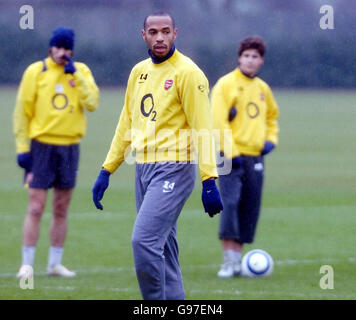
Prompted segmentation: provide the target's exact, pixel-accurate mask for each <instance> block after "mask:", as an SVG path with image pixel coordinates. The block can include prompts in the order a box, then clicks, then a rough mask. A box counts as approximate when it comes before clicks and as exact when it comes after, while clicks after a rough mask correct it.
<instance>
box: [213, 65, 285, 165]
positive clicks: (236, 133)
mask: <svg viewBox="0 0 356 320" xmlns="http://www.w3.org/2000/svg"><path fill="white" fill-rule="evenodd" d="M211 100H212V109H213V127H214V129H215V130H216V132H218V133H219V135H218V138H219V139H217V141H218V142H219V149H220V151H223V152H224V153H225V156H226V157H227V158H229V159H231V158H233V157H236V156H239V155H240V154H245V155H251V156H257V155H259V154H260V153H261V150H262V149H263V147H264V143H265V141H267V140H268V141H271V142H273V143H274V144H275V145H277V143H278V131H279V128H278V123H277V118H278V114H279V108H278V105H277V103H276V101H275V99H274V97H273V94H272V91H271V89H270V87H269V86H268V85H267V83H266V82H264V81H263V80H262V79H260V78H258V77H254V78H249V77H247V76H245V75H244V74H243V73H242V72H241V70H240V69H239V68H237V69H235V70H234V71H232V72H230V73H228V74H226V75H225V76H223V77H221V78H220V79H219V80H218V82H217V83H216V85H215V86H214V88H213V90H212V96H211ZM226 129H227V130H231V132H232V141H231V139H229V136H228V135H225V140H229V141H225V140H224V132H223V131H224V130H226ZM215 130H214V132H215ZM230 138H231V135H230ZM224 144H225V147H224Z"/></svg>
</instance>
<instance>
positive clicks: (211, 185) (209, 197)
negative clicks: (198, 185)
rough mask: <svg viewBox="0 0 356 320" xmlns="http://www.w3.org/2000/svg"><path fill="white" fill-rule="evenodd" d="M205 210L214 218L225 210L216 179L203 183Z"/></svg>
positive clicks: (202, 196) (202, 197)
mask: <svg viewBox="0 0 356 320" xmlns="http://www.w3.org/2000/svg"><path fill="white" fill-rule="evenodd" d="M201 199H202V201H203V205H204V210H205V212H207V213H208V214H209V216H210V217H211V218H212V217H213V216H214V215H215V214H217V213H219V212H220V211H221V210H222V209H223V204H222V202H221V198H220V193H219V190H218V188H217V187H216V184H215V179H212V180H205V181H203V192H202V195H201Z"/></svg>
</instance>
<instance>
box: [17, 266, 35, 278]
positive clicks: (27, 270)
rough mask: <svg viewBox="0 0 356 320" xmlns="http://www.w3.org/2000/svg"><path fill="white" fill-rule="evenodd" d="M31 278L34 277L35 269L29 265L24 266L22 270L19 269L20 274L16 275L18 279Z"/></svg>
mask: <svg viewBox="0 0 356 320" xmlns="http://www.w3.org/2000/svg"><path fill="white" fill-rule="evenodd" d="M31 277H33V268H32V266H30V265H28V264H24V265H22V266H21V268H20V269H19V272H18V273H17V274H16V278H17V279H21V278H31Z"/></svg>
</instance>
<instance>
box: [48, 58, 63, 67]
mask: <svg viewBox="0 0 356 320" xmlns="http://www.w3.org/2000/svg"><path fill="white" fill-rule="evenodd" d="M46 66H47V68H51V69H53V68H63V66H62V65H60V64H57V63H56V62H55V61H54V60H53V59H52V57H51V56H49V57H48V58H47V59H46Z"/></svg>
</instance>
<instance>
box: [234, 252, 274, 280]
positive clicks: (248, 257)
mask: <svg viewBox="0 0 356 320" xmlns="http://www.w3.org/2000/svg"><path fill="white" fill-rule="evenodd" d="M273 265H274V263H273V259H272V257H271V256H270V255H269V254H268V253H267V252H266V251H264V250H261V249H255V250H251V251H249V252H247V253H246V254H245V255H244V257H243V258H242V262H241V275H242V276H243V277H249V278H254V277H268V276H270V275H271V274H272V272H273Z"/></svg>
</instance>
